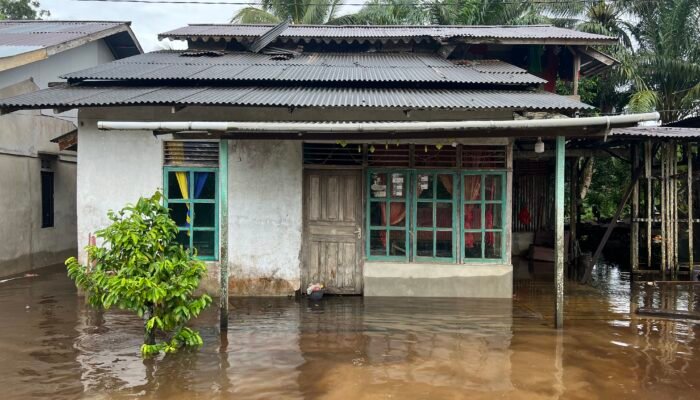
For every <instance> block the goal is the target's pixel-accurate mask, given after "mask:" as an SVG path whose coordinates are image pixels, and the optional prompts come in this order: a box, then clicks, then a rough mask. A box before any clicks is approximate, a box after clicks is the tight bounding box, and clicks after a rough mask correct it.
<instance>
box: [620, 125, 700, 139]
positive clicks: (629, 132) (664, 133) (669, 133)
mask: <svg viewBox="0 0 700 400" xmlns="http://www.w3.org/2000/svg"><path fill="white" fill-rule="evenodd" d="M610 135H611V136H634V137H645V138H664V139H672V138H700V128H677V127H668V126H638V127H634V128H615V129H612V130H611V131H610Z"/></svg>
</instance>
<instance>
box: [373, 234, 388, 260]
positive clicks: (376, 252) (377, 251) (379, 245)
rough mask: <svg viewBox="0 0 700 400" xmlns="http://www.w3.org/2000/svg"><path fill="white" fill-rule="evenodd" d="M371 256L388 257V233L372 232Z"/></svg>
mask: <svg viewBox="0 0 700 400" xmlns="http://www.w3.org/2000/svg"><path fill="white" fill-rule="evenodd" d="M369 254H371V255H373V256H385V255H386V232H385V231H370V234H369Z"/></svg>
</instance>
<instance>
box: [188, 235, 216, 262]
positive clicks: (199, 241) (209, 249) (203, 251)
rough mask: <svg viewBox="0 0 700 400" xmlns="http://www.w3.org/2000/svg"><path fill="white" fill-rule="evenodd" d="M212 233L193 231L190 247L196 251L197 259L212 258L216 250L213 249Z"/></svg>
mask: <svg viewBox="0 0 700 400" xmlns="http://www.w3.org/2000/svg"><path fill="white" fill-rule="evenodd" d="M214 233H215V232H214V231H194V233H193V234H194V236H193V238H192V245H193V246H194V248H195V249H197V256H199V257H213V256H214V254H215V251H216V249H215V248H214Z"/></svg>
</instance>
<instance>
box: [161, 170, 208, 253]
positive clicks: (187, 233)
mask: <svg viewBox="0 0 700 400" xmlns="http://www.w3.org/2000/svg"><path fill="white" fill-rule="evenodd" d="M178 172H182V173H185V174H186V177H187V186H188V187H187V191H188V196H187V197H188V198H187V199H184V198H171V196H170V185H171V181H170V180H171V178H173V177H175V176H176V175H175V173H178ZM197 173H212V174H213V176H214V184H213V188H214V193H213V197H214V198H213V199H212V198H193V197H194V196H192V195H191V194H194V193H195V182H196V179H195V177H196V176H197V175H196V174H197ZM175 179H177V178H175ZM174 184H177V182H175V183H174ZM163 188H164V190H163V191H164V195H165V200H164V204H165V207H167V208H168V209H169V210H170V212H171V216H173V214H174V213H175V211H174V210H175V209H176V208H180V209H181V210H183V209H182V207H181V206H177V205H185V209H186V213H187V217H188V218H189V221H188V222H186V223H185V224H184V225H182V224H179V225H178V231H179V233H178V240H179V241H181V242H183V241H184V242H188V243H187V246H186V247H187V248H189V249H193V248H194V249H196V246H195V242H196V240H197V239H198V238H201V237H206V236H208V235H213V241H212V248H211V254H206V255H200V254H199V251H198V252H197V258H198V259H200V260H202V261H217V260H218V259H219V199H220V194H219V170H218V168H204V167H163ZM200 190H201V189H200ZM212 207H213V221H211V217H208V219H207V220H206V222H202V223H201V225H200V222H199V220H198V218H197V212H198V211H197V210H198V209H200V210H206V209H211V208H212ZM200 212H201V211H200ZM203 214H204V212H203ZM206 214H209V213H208V212H207V213H206ZM206 214H205V215H206ZM202 220H204V219H202ZM212 222H213V223H212ZM210 232H211V233H210Z"/></svg>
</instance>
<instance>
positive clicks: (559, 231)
mask: <svg viewBox="0 0 700 400" xmlns="http://www.w3.org/2000/svg"><path fill="white" fill-rule="evenodd" d="M565 140H566V139H565V138H564V137H563V136H557V139H556V154H557V156H556V167H555V170H554V226H555V231H554V232H555V234H554V239H555V240H554V260H555V262H554V271H555V272H554V286H555V288H556V303H555V306H554V324H555V326H556V328H557V329H562V328H563V327H564V252H565V251H566V249H565V248H564V189H565V188H564V185H565V182H564V159H565V143H566V142H565Z"/></svg>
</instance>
